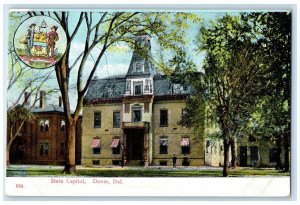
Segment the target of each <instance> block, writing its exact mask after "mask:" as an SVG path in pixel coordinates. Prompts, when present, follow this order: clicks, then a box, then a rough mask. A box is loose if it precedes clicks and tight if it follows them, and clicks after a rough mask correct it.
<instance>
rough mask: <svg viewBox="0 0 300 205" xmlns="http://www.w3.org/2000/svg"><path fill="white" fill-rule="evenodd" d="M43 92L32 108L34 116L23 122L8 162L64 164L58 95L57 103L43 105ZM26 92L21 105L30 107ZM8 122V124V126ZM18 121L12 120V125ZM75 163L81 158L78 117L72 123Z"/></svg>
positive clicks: (60, 105)
mask: <svg viewBox="0 0 300 205" xmlns="http://www.w3.org/2000/svg"><path fill="white" fill-rule="evenodd" d="M45 94H46V93H45V92H44V91H41V92H40V100H39V106H36V107H34V108H33V109H32V113H33V114H34V118H33V119H32V120H30V121H26V122H25V123H24V125H23V127H22V129H21V131H20V133H19V134H18V136H17V137H16V139H15V140H14V141H13V144H12V145H11V150H10V163H11V164H51V165H59V164H64V161H65V151H66V123H65V116H64V109H63V106H62V100H61V97H59V99H58V103H57V105H55V104H46V100H45ZM30 107H31V105H30V98H29V93H28V92H25V102H24V108H25V109H30ZM9 123H10V122H8V127H10V124H9ZM18 126H20V121H17V122H15V127H18ZM76 130H77V131H76V164H80V161H81V119H80V120H79V123H78V124H77V125H76Z"/></svg>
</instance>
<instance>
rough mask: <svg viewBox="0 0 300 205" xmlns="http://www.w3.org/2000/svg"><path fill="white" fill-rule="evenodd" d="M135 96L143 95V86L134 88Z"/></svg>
mask: <svg viewBox="0 0 300 205" xmlns="http://www.w3.org/2000/svg"><path fill="white" fill-rule="evenodd" d="M134 94H135V95H141V94H142V85H135V86H134Z"/></svg>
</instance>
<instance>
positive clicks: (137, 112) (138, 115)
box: [132, 105, 142, 122]
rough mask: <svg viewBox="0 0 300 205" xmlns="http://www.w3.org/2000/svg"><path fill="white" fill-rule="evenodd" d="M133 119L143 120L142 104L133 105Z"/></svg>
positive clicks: (134, 120)
mask: <svg viewBox="0 0 300 205" xmlns="http://www.w3.org/2000/svg"><path fill="white" fill-rule="evenodd" d="M132 121H133V122H141V121H142V106H141V105H134V106H132Z"/></svg>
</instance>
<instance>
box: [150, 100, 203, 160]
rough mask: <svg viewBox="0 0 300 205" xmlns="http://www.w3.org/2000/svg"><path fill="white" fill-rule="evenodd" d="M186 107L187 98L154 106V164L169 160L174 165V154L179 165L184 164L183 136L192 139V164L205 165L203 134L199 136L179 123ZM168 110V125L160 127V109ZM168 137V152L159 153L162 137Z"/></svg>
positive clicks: (189, 155) (156, 103)
mask: <svg viewBox="0 0 300 205" xmlns="http://www.w3.org/2000/svg"><path fill="white" fill-rule="evenodd" d="M185 107H186V103H185V100H171V101H170V100H169V101H159V102H155V103H154V108H153V159H154V160H153V164H154V165H159V162H160V161H168V165H169V166H171V165H172V157H173V154H175V155H176V156H177V165H181V164H182V159H183V157H184V154H181V146H180V142H181V139H182V137H185V136H186V137H189V139H190V154H187V157H188V159H189V161H190V165H191V166H201V165H204V149H203V136H200V137H198V136H197V135H196V133H195V132H194V129H192V128H186V127H183V126H181V125H179V124H178V123H179V122H180V120H181V115H182V109H184V108H185ZM161 109H167V110H168V127H160V110H161ZM162 136H167V137H168V154H159V145H160V137H162Z"/></svg>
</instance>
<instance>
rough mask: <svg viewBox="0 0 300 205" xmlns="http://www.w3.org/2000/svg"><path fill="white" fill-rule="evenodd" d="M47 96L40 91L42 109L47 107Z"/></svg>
mask: <svg viewBox="0 0 300 205" xmlns="http://www.w3.org/2000/svg"><path fill="white" fill-rule="evenodd" d="M45 95H46V92H45V91H43V90H41V91H40V108H43V107H45V105H46V103H45Z"/></svg>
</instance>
